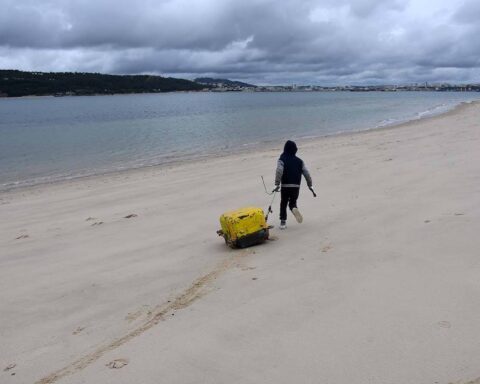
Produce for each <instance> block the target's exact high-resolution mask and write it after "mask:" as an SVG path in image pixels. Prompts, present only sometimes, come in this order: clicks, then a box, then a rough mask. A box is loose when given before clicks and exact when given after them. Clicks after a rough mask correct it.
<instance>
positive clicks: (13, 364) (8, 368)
mask: <svg viewBox="0 0 480 384" xmlns="http://www.w3.org/2000/svg"><path fill="white" fill-rule="evenodd" d="M16 366H17V364H15V363H12V364H8V365H7V366H6V367H5V368H4V369H3V372H8V371H10V370H12V369H13V368H15V367H16Z"/></svg>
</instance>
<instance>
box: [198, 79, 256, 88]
mask: <svg viewBox="0 0 480 384" xmlns="http://www.w3.org/2000/svg"><path fill="white" fill-rule="evenodd" d="M194 81H195V82H196V83H199V84H205V85H211V86H215V87H238V88H256V87H257V86H256V85H253V84H247V83H242V82H241V81H233V80H228V79H213V78H211V77H197V78H196V79H195V80H194Z"/></svg>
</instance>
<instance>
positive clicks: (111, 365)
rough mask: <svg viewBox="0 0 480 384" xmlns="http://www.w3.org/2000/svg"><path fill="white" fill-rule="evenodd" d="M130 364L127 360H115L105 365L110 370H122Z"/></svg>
mask: <svg viewBox="0 0 480 384" xmlns="http://www.w3.org/2000/svg"><path fill="white" fill-rule="evenodd" d="M127 364H128V360H127V359H115V360H112V361H110V362H109V363H108V364H105V365H106V366H107V367H108V368H110V369H120V368H123V367H124V366H125V365H127Z"/></svg>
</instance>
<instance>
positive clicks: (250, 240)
mask: <svg viewBox="0 0 480 384" xmlns="http://www.w3.org/2000/svg"><path fill="white" fill-rule="evenodd" d="M220 226H221V228H222V229H221V230H219V231H217V233H218V234H219V235H220V236H223V238H224V239H225V242H226V243H227V244H228V245H229V246H230V247H232V248H245V247H249V246H251V245H255V244H259V243H262V242H264V241H265V240H267V239H268V236H269V226H268V225H267V222H266V221H265V214H264V213H263V210H262V209H261V208H257V207H246V208H240V209H237V210H235V211H230V212H225V213H224V214H223V215H221V216H220Z"/></svg>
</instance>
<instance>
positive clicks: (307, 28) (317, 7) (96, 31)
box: [0, 0, 480, 84]
mask: <svg viewBox="0 0 480 384" xmlns="http://www.w3.org/2000/svg"><path fill="white" fill-rule="evenodd" d="M452 3H453V2H450V1H447V0H436V1H427V0H416V1H413V0H410V1H408V0H383V1H380V0H321V1H320V0H283V1H282V2H281V3H279V2H278V1H273V0H244V1H238V0H137V1H136V2H135V3H133V2H131V1H127V0H96V1H91V0H71V1H63V0H41V1H40V0H37V1H33V0H0V7H1V9H2V13H1V14H0V67H1V68H19V69H25V70H44V71H95V72H108V73H156V74H166V75H172V76H180V75H181V76H185V77H189V78H193V77H196V76H200V75H212V76H224V77H231V78H235V79H243V80H249V81H253V82H256V83H314V84H318V83H323V84H336V83H341V84H345V83H367V82H374V83H379V82H381V83H391V82H410V81H414V82H417V81H424V79H426V78H428V79H429V81H476V82H478V81H479V80H478V74H479V68H480V62H479V59H478V58H479V57H480V45H479V43H478V38H477V37H476V36H478V33H479V32H480V27H479V26H478V23H477V22H476V20H478V18H479V17H480V8H479V6H478V1H476V0H470V1H465V2H463V3H460V4H452Z"/></svg>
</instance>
